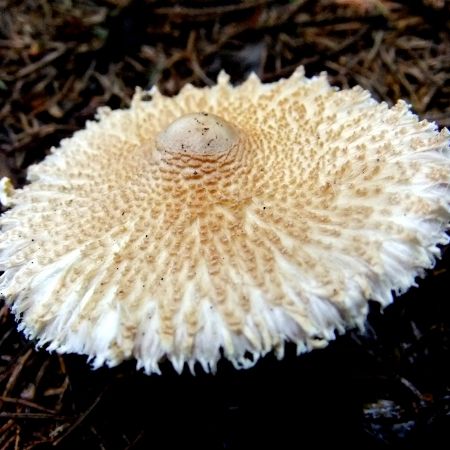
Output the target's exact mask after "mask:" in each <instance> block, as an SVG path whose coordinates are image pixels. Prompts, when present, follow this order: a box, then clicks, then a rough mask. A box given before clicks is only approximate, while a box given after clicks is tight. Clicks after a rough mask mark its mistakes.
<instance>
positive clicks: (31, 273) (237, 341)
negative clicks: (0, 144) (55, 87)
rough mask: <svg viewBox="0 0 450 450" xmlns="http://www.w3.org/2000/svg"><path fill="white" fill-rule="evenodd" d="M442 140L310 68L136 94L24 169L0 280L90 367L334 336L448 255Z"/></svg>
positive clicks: (52, 337) (277, 347)
mask: <svg viewBox="0 0 450 450" xmlns="http://www.w3.org/2000/svg"><path fill="white" fill-rule="evenodd" d="M448 141H449V139H448V132H447V130H443V131H441V132H440V133H439V132H438V131H437V129H436V126H435V125H434V124H432V123H429V122H427V121H419V120H418V118H417V116H415V115H414V114H413V113H411V112H410V111H409V109H408V107H407V105H406V104H405V103H404V102H399V103H398V104H397V105H396V106H394V107H392V108H389V107H388V106H387V105H386V104H384V103H378V102H376V101H375V100H374V99H372V98H371V97H370V94H369V93H368V92H367V91H364V90H363V89H361V88H359V87H356V88H353V89H351V90H341V91H339V90H337V89H335V88H333V87H330V85H329V84H328V82H327V80H326V77H325V75H321V76H320V77H314V78H311V79H309V78H306V77H305V76H304V75H303V72H302V70H297V71H296V72H295V73H294V74H293V75H292V76H291V77H290V78H289V79H287V80H281V81H279V82H276V83H271V84H262V83H261V82H260V81H259V80H258V78H257V77H255V76H251V77H250V78H249V79H248V80H247V81H246V82H245V83H243V84H242V85H240V86H237V87H233V86H231V84H230V83H229V81H228V77H227V76H226V75H224V74H222V75H221V76H220V77H219V79H218V84H217V85H216V86H213V87H211V88H201V89H200V88H194V87H192V86H190V85H188V86H186V87H185V88H184V89H182V91H181V92H180V93H179V94H178V95H177V96H175V97H172V98H168V97H165V96H163V95H161V94H160V93H159V92H158V91H157V90H155V89H154V90H152V91H151V92H150V93H142V92H141V91H138V92H137V93H136V95H135V97H134V99H133V102H132V105H131V107H130V108H129V109H126V110H116V111H111V110H110V109H108V108H103V109H101V110H100V111H99V113H98V118H97V121H94V122H89V123H88V124H87V126H86V129H84V130H81V131H79V132H77V133H75V134H74V136H73V137H72V138H70V139H65V140H63V141H62V142H61V144H60V146H59V147H58V148H55V149H52V153H51V155H49V156H48V157H47V158H46V159H45V160H44V161H43V162H41V163H39V164H36V165H34V166H32V167H30V168H29V172H28V179H29V184H28V185H26V186H25V187H24V188H23V189H18V190H16V191H14V192H13V194H12V195H11V199H10V202H9V203H10V206H11V208H10V209H9V210H8V211H7V212H6V213H5V214H4V215H3V216H2V217H1V219H0V224H1V226H2V233H1V237H0V269H1V270H3V271H4V274H3V275H2V277H1V281H0V291H1V295H2V296H3V297H4V298H5V299H6V301H7V302H8V303H9V304H10V305H11V306H12V309H13V311H14V313H15V314H16V317H17V319H18V321H19V322H20V328H21V329H22V330H23V331H24V332H25V334H26V335H27V336H28V337H30V338H33V339H35V340H36V341H37V343H38V344H40V345H46V346H47V347H48V348H49V349H50V350H57V351H59V352H75V353H81V354H86V355H88V356H89V357H90V359H91V360H92V361H93V362H94V365H95V366H99V365H102V364H104V363H106V364H108V365H115V364H117V363H119V362H121V361H122V360H124V359H129V358H135V359H136V360H137V364H138V367H140V368H144V370H145V371H146V372H147V373H152V372H158V371H159V364H160V362H161V361H162V360H163V359H164V358H168V359H169V360H170V361H171V362H172V364H173V366H174V367H175V369H176V370H178V371H181V370H182V369H183V367H184V366H185V364H187V365H188V366H189V367H190V368H191V369H192V370H193V369H194V365H195V364H196V363H197V362H198V363H200V364H201V366H203V368H204V369H205V370H206V371H214V370H215V369H216V365H217V362H218V360H219V359H220V358H221V357H222V356H223V357H225V358H227V359H229V360H231V361H232V363H233V364H234V365H235V366H236V367H248V366H251V365H252V364H253V363H254V362H255V361H256V360H257V359H258V358H259V357H260V356H261V355H264V354H266V353H267V352H269V351H271V350H274V351H275V352H276V355H277V356H278V357H282V356H283V352H284V345H285V342H294V343H295V344H296V345H297V348H298V350H299V352H302V351H307V350H310V349H313V348H316V347H322V346H324V345H325V344H326V343H327V342H328V341H330V340H331V339H333V338H334V337H335V334H336V332H343V331H344V330H345V329H347V328H349V327H354V326H361V327H362V326H363V324H364V321H365V319H366V315H367V310H368V300H375V301H378V302H380V303H381V304H382V305H387V304H388V303H390V302H391V301H392V298H393V293H402V292H404V291H405V290H407V289H408V288H409V287H411V286H413V285H414V284H415V278H416V277H417V276H418V275H423V273H424V269H426V268H430V267H432V266H433V265H434V262H435V258H436V257H438V256H439V254H440V250H439V244H445V243H447V242H448V238H447V235H446V233H445V231H446V229H447V226H448V222H449V219H450V209H449V203H450V194H449V181H450V157H449V149H448Z"/></svg>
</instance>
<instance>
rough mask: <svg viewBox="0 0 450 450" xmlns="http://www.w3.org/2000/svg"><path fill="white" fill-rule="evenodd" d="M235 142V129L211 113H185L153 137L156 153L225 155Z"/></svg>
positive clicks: (237, 134) (236, 133) (237, 136)
mask: <svg viewBox="0 0 450 450" xmlns="http://www.w3.org/2000/svg"><path fill="white" fill-rule="evenodd" d="M238 140H239V133H238V131H237V129H236V128H235V127H234V126H233V125H231V124H230V123H229V122H227V121H226V120H224V119H222V118H221V117H219V116H216V115H215V114H210V113H205V112H199V113H191V114H185V115H184V116H181V117H179V118H178V119H176V120H175V121H174V122H172V123H171V124H170V125H169V126H168V127H167V128H166V129H165V130H163V131H162V132H161V133H160V134H159V135H158V136H157V137H156V147H157V148H158V150H160V151H162V152H167V153H178V154H183V153H185V154H190V155H199V156H203V155H205V156H206V155H217V156H218V155H220V154H223V153H227V152H228V151H229V150H231V148H232V147H234V146H235V145H236V144H237V143H238Z"/></svg>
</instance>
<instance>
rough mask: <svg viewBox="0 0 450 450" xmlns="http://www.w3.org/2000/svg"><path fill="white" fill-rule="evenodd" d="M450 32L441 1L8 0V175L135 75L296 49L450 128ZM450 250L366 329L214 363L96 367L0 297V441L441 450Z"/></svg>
mask: <svg viewBox="0 0 450 450" xmlns="http://www.w3.org/2000/svg"><path fill="white" fill-rule="evenodd" d="M449 30H450V2H449V1H445V0H428V1H427V0H423V1H420V0H411V1H402V2H401V1H387V0H319V1H311V0H292V1H277V2H274V1H269V0H248V1H243V2H238V1H232V2H230V1H229V2H221V1H208V0H198V1H190V2H173V1H150V0H148V1H145V0H140V1H139V0H135V1H133V0H98V1H93V0H92V1H88V0H60V1H47V0H11V1H9V0H0V61H1V63H0V177H3V176H8V177H10V178H11V179H12V180H13V182H14V184H15V186H17V187H20V186H22V185H23V184H24V182H25V177H26V169H27V167H28V166H29V165H30V164H32V163H35V162H38V161H40V160H42V159H43V158H44V157H45V155H46V154H47V153H48V151H49V149H50V148H51V146H56V145H58V143H59V141H60V140H61V139H62V138H64V137H68V136H70V135H71V134H73V132H74V131H76V130H78V129H80V128H82V127H83V126H84V124H85V122H86V121H87V120H89V119H92V118H93V117H94V115H95V111H96V109H97V108H98V107H99V106H103V105H109V106H110V107H112V108H118V107H126V106H128V105H129V102H130V98H131V96H132V95H133V92H134V89H135V87H136V86H141V87H143V88H149V87H151V86H153V85H157V86H158V87H159V88H160V90H161V91H162V92H163V93H164V94H167V95H173V94H176V93H177V92H178V91H179V89H180V88H181V87H182V86H183V85H184V84H186V83H193V84H194V85H196V86H204V85H212V84H214V83H215V80H216V78H217V75H218V73H219V71H220V70H222V69H224V70H226V71H227V72H228V73H229V74H230V76H231V79H232V82H233V83H239V82H242V81H243V80H244V79H245V78H246V77H247V76H248V75H249V73H251V72H255V73H256V74H257V75H258V76H259V77H260V78H261V79H262V80H263V81H265V82H271V81H274V80H278V79H279V78H281V77H287V76H289V75H290V74H291V73H292V72H293V70H294V69H295V68H296V67H297V66H299V65H304V67H305V70H306V74H307V75H308V76H311V75H315V74H318V73H320V72H322V71H327V72H328V75H329V79H330V82H331V83H332V84H334V85H336V86H338V87H340V88H347V87H350V86H354V85H355V84H359V85H361V86H363V87H364V88H365V89H368V90H369V91H370V92H371V93H372V95H373V96H374V97H375V98H376V99H378V100H382V101H386V102H388V103H389V104H393V103H395V102H396V101H397V100H399V99H404V100H406V101H407V102H408V103H410V104H411V105H412V110H413V111H414V112H415V113H417V114H418V115H419V116H420V117H422V118H425V119H428V120H430V121H435V122H436V123H437V125H438V126H439V127H444V126H446V127H449V126H450V31H449ZM449 253H450V252H449V251H448V248H447V249H446V250H445V251H444V254H443V258H442V260H441V261H440V262H439V263H438V264H437V266H436V267H435V268H434V269H433V270H431V271H429V272H428V273H427V276H426V278H425V279H423V280H420V281H419V286H418V287H417V288H413V289H411V290H410V291H409V292H408V293H406V294H404V295H403V296H401V297H400V298H398V299H397V300H396V301H395V303H394V304H393V305H391V306H389V307H388V308H386V309H385V310H384V311H380V309H379V307H377V305H375V304H371V312H370V314H369V320H368V326H367V330H366V332H365V333H362V332H359V331H349V332H348V333H347V334H346V335H344V336H341V337H339V338H338V339H337V340H336V341H334V342H333V343H331V344H330V345H329V346H328V347H327V348H326V349H324V350H320V351H315V352H312V353H310V354H307V355H303V356H300V357H297V356H296V355H295V351H294V349H293V348H288V352H287V353H288V354H287V356H286V358H285V359H284V360H283V361H277V360H276V359H275V357H273V356H271V355H269V356H267V357H266V358H264V359H263V360H262V361H260V362H259V363H258V364H257V365H256V366H255V367H254V368H253V369H250V370H247V371H236V370H235V369H233V368H232V367H231V365H230V364H228V363H226V362H223V363H221V364H220V365H219V370H218V373H217V374H216V375H214V376H213V375H207V374H202V373H199V374H198V375H197V376H196V377H193V376H191V375H190V374H189V373H183V374H182V375H181V376H180V375H177V374H176V373H174V371H173V369H171V367H170V365H169V364H167V365H166V364H163V375H161V376H146V375H144V374H143V373H141V372H137V371H136V370H135V366H134V363H133V362H132V361H130V362H127V363H124V364H122V365H120V366H119V367H116V368H113V369H108V368H102V369H99V370H96V371H93V370H91V368H90V367H89V364H88V363H87V362H86V359H85V358H84V357H81V356H74V355H64V356H61V355H57V354H49V353H47V352H46V351H45V350H44V349H39V350H36V349H35V348H34V346H33V343H30V342H27V341H26V340H25V339H24V338H23V336H21V334H20V333H19V332H17V331H16V324H15V323H14V320H13V319H12V317H11V315H10V313H9V310H8V308H7V307H6V306H2V305H0V450H18V449H34V448H36V449H43V448H64V449H66V448H67V449H72V448H73V449H79V448H86V449H91V448H92V449H104V450H112V449H118V450H119V449H120V450H125V449H146V448H152V449H160V448H191V447H192V448H196V449H199V448H208V449H210V450H212V449H231V450H233V449H250V448H267V446H270V447H272V448H277V449H288V448H302V447H305V448H310V447H311V445H310V444H306V443H307V442H313V443H314V445H315V446H317V447H318V448H320V447H321V446H322V445H330V444H332V445H333V447H334V448H337V447H339V446H341V445H344V448H351V447H354V446H358V447H359V448H367V449H370V448H374V449H385V448H386V449H387V448H396V449H407V448H430V449H440V448H442V449H444V448H448V447H447V446H448V442H450V431H449V430H450V370H449V366H448V364H447V363H448V361H449V360H450V305H449V302H448V300H449V286H450V284H449V282H450V276H449V268H450V256H449ZM167 427H168V429H169V430H171V431H170V432H167V431H165V430H166V428H167ZM308 445H309V446H308Z"/></svg>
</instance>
